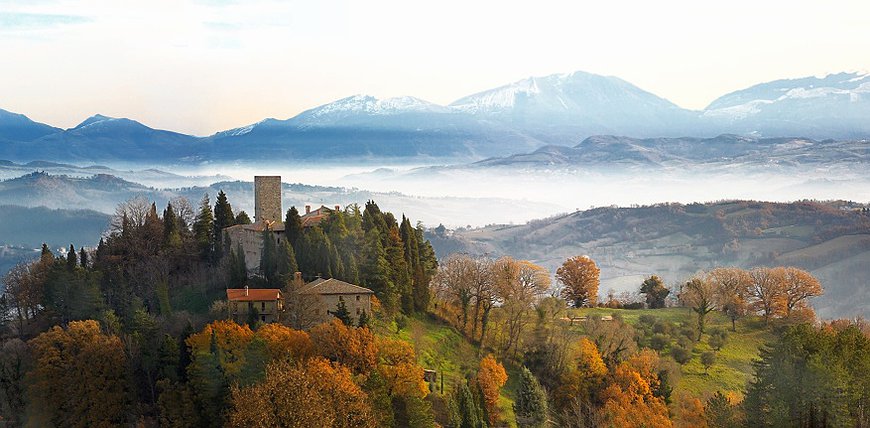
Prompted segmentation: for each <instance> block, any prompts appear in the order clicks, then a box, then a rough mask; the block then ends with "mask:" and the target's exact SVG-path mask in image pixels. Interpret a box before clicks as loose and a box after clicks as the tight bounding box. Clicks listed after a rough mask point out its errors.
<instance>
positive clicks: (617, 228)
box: [431, 201, 870, 318]
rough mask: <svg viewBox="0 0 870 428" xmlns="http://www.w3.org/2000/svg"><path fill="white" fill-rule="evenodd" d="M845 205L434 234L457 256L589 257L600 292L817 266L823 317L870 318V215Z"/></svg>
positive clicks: (627, 215) (770, 206) (659, 211)
mask: <svg viewBox="0 0 870 428" xmlns="http://www.w3.org/2000/svg"><path fill="white" fill-rule="evenodd" d="M857 207H858V206H856V205H852V204H849V203H845V202H832V203H817V202H797V203H768V202H749V201H726V202H715V203H706V204H689V205H682V204H661V205H655V206H646V207H638V208H596V209H591V210H587V211H578V212H575V213H571V214H567V215H563V216H558V217H553V218H549V219H544V220H537V221H532V222H529V223H527V224H525V225H519V226H490V227H485V228H479V229H471V230H461V231H455V232H452V233H443V234H435V233H433V234H431V240H432V244H433V246H434V247H435V248H436V251H438V254H439V256H441V257H443V256H445V255H446V254H448V253H450V252H457V251H462V252H469V253H473V254H482V253H489V254H490V255H512V256H514V257H518V258H529V259H531V260H532V261H534V262H535V263H538V264H541V265H543V266H545V267H547V268H548V269H550V270H551V271H554V270H555V268H556V267H558V266H559V265H560V264H561V263H562V261H563V260H565V259H566V258H567V257H570V256H574V255H578V254H587V255H589V256H590V257H592V258H593V259H594V260H596V262H597V263H598V265H599V266H600V267H601V288H600V291H601V293H602V294H603V293H604V292H606V291H607V290H608V289H611V288H612V289H614V290H616V291H617V292H620V291H636V290H637V288H638V286H639V285H640V283H641V281H642V280H643V278H644V277H645V276H648V275H650V274H657V275H660V276H662V277H663V278H664V279H665V280H666V281H667V283H668V284H671V283H675V282H677V281H684V280H686V279H687V278H688V277H689V276H691V275H692V274H694V273H695V272H697V271H698V270H702V269H708V268H711V267H714V266H723V265H734V266H739V267H753V266H763V265H794V266H798V267H802V268H806V269H809V270H810V271H811V272H812V273H813V274H814V275H816V276H817V277H818V278H819V279H820V280H821V282H822V285H823V286H824V288H825V290H826V292H825V295H824V296H822V297H820V298H818V299H816V300H815V301H814V302H813V306H814V307H815V308H816V310H817V311H818V313H819V315H820V316H822V317H829V318H830V317H849V316H868V315H870V305H868V303H867V302H870V288H868V287H867V283H866V281H865V278H867V277H868V276H870V214H868V212H867V211H866V210H865V211H861V210H860V209H856V208H857Z"/></svg>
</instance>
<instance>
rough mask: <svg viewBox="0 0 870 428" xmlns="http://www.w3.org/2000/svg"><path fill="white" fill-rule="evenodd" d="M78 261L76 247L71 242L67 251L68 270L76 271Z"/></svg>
mask: <svg viewBox="0 0 870 428" xmlns="http://www.w3.org/2000/svg"><path fill="white" fill-rule="evenodd" d="M78 263H79V261H78V255H77V254H76V247H73V244H69V251H67V253H66V270H68V271H70V272H72V271H74V270H75V268H76V266H77V265H78Z"/></svg>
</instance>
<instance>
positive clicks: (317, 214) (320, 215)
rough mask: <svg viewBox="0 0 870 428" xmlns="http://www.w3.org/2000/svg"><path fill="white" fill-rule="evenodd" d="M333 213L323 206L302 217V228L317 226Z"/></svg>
mask: <svg viewBox="0 0 870 428" xmlns="http://www.w3.org/2000/svg"><path fill="white" fill-rule="evenodd" d="M332 211H333V210H332V209H331V208H327V207H326V206H324V205H321V206H320V208H318V209H316V210H312V211H311V212H309V213H307V214H304V215H302V216H301V217H299V219H300V220H302V227H313V226H317V225H318V224H320V222H321V221H323V219H325V218H327V217H329V215H330V214H332Z"/></svg>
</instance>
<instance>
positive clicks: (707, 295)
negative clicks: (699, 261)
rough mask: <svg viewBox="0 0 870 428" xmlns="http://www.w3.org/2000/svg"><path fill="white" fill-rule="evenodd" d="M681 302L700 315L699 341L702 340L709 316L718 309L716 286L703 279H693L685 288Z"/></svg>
mask: <svg viewBox="0 0 870 428" xmlns="http://www.w3.org/2000/svg"><path fill="white" fill-rule="evenodd" d="M680 301H682V302H683V304H684V305H686V306H688V307H689V308H691V309H692V311H693V312H695V313H696V314H697V315H698V340H701V335H702V334H704V325H705V320H706V318H707V314H709V313H710V312H713V310H715V309H716V287H715V285H714V284H712V283H710V282H707V281H705V280H703V279H701V278H692V279H690V280H689V281H688V282H686V285H685V286H683V290H682V292H681V293H680Z"/></svg>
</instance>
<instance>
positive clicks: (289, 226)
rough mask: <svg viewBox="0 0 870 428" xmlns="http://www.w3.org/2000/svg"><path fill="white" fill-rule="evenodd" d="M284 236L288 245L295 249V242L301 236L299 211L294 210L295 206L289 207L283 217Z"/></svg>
mask: <svg viewBox="0 0 870 428" xmlns="http://www.w3.org/2000/svg"><path fill="white" fill-rule="evenodd" d="M284 235H285V236H287V239H288V240H289V241H290V245H292V246H293V247H294V248H295V247H296V242H297V241H298V240H299V237H300V236H301V235H302V218H301V217H300V216H299V211H297V210H296V207H295V206H292V207H290V209H289V210H287V214H286V215H285V216H284Z"/></svg>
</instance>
